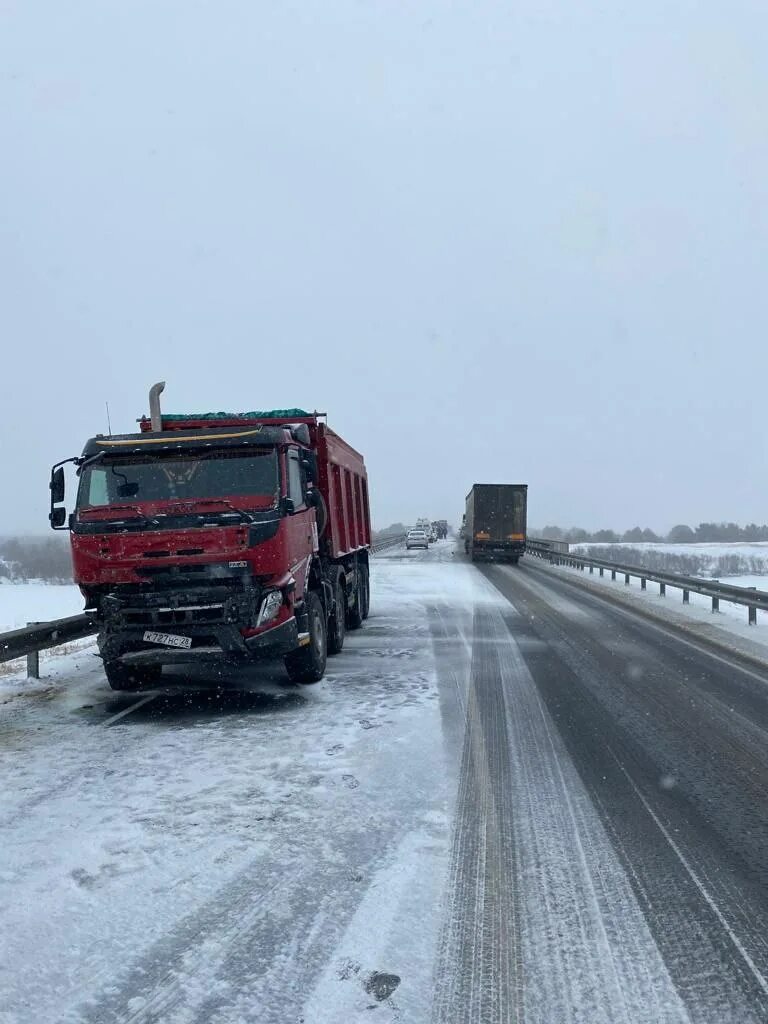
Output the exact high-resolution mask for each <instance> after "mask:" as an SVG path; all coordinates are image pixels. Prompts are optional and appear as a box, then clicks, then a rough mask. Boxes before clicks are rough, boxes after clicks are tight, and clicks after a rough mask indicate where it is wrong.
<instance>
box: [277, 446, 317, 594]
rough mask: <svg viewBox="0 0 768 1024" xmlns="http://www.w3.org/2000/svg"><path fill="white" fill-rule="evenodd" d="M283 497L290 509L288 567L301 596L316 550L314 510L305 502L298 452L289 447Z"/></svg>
mask: <svg viewBox="0 0 768 1024" xmlns="http://www.w3.org/2000/svg"><path fill="white" fill-rule="evenodd" d="M285 465H286V478H287V479H286V483H287V492H288V493H287V496H288V497H289V498H290V499H291V500H292V501H293V506H294V511H293V513H292V514H291V515H289V516H288V517H287V519H286V524H285V537H286V548H287V555H288V568H289V569H290V570H291V572H292V573H293V575H294V577H295V579H296V596H297V597H303V596H304V589H305V584H306V579H307V573H308V570H309V563H310V560H311V555H312V553H313V552H314V551H316V550H317V527H316V526H315V510H314V508H310V507H309V506H308V505H307V502H306V496H305V494H306V490H305V485H304V471H303V470H302V468H301V462H300V458H299V452H298V449H296V448H289V449H288V452H287V453H286V460H285Z"/></svg>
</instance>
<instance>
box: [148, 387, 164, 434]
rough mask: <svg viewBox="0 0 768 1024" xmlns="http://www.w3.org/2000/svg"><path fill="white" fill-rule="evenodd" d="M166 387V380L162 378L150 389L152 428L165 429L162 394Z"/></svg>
mask: <svg viewBox="0 0 768 1024" xmlns="http://www.w3.org/2000/svg"><path fill="white" fill-rule="evenodd" d="M164 388H165V381H164V380H161V381H159V382H158V383H157V384H153V385H152V387H151V388H150V389H149V419H150V422H151V424H152V429H153V430H157V431H160V430H162V429H163V418H162V415H161V413H160V395H161V394H162V392H163V390H164Z"/></svg>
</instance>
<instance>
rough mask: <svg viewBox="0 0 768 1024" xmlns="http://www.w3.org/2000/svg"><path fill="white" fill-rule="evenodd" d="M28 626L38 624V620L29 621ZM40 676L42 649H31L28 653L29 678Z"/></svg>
mask: <svg viewBox="0 0 768 1024" xmlns="http://www.w3.org/2000/svg"><path fill="white" fill-rule="evenodd" d="M27 625H28V626H36V625H37V623H36V622H28V623H27ZM39 678H40V651H30V652H29V654H28V655H27V679H39Z"/></svg>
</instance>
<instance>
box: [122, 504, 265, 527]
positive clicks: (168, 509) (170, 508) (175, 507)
mask: <svg viewBox="0 0 768 1024" xmlns="http://www.w3.org/2000/svg"><path fill="white" fill-rule="evenodd" d="M190 505H226V506H227V508H228V509H230V510H231V511H232V512H236V513H237V515H239V516H240V519H241V520H242V522H244V523H252V522H253V518H252V516H250V515H249V514H248V513H247V512H246V511H245V509H242V508H238V507H237V505H233V504H232V502H231V501H230V500H229V498H187V499H186V500H184V501H177V502H174V503H173V504H172V505H166V506H165V508H164V509H163V511H162V512H158V513H157V515H156V516H155V518H156V519H158V518H162V516H164V515H169V514H172V513H173V512H177V513H178V511H179V509H180V508H182V509H185V510H187V509H189V506H190ZM113 507H114V506H113ZM220 511H221V512H222V513H224V509H221V510H220ZM190 514H191V515H194V512H192V513H190Z"/></svg>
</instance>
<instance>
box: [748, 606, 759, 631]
mask: <svg viewBox="0 0 768 1024" xmlns="http://www.w3.org/2000/svg"><path fill="white" fill-rule="evenodd" d="M748 621H749V624H750V626H756V625H757V608H755V606H754V605H753V604H751V605H750V606H749V619H748Z"/></svg>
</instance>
